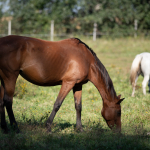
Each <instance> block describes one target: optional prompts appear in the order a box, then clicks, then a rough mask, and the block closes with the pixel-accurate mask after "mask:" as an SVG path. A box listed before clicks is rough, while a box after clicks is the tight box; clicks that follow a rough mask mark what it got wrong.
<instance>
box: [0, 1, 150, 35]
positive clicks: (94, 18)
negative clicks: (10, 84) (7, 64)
mask: <svg viewBox="0 0 150 150" xmlns="http://www.w3.org/2000/svg"><path fill="white" fill-rule="evenodd" d="M6 2H7V11H5V10H4V8H5V7H6V6H5V5H6ZM7 16H12V32H13V33H15V34H19V33H22V34H25V33H27V34H28V33H35V34H39V33H41V34H46V33H48V32H49V30H50V22H51V20H54V21H55V33H58V34H59V33H76V34H79V33H82V34H84V33H87V32H88V33H89V32H93V24H94V23H97V31H98V32H99V33H100V34H118V35H119V34H121V35H123V36H129V35H130V34H132V33H134V32H135V31H134V22H135V20H137V24H138V32H142V33H145V34H148V32H149V30H150V0H93V1H91V0H1V2H0V19H1V18H5V17H7ZM1 24H3V23H2V21H1ZM4 27H5V26H3V27H2V26H1V27H0V28H3V29H4ZM0 32H3V30H0Z"/></svg>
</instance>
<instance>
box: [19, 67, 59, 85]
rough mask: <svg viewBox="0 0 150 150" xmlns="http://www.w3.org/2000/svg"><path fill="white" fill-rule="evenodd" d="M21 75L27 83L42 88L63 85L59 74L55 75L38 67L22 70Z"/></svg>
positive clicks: (49, 70)
mask: <svg viewBox="0 0 150 150" xmlns="http://www.w3.org/2000/svg"><path fill="white" fill-rule="evenodd" d="M20 75H21V76H22V77H23V78H25V79H26V80H27V81H29V82H31V83H33V84H36V85H41V86H54V85H59V84H61V77H60V74H59V72H58V73H57V74H53V71H51V69H48V70H45V69H44V68H40V67H38V66H34V65H33V66H30V67H26V68H23V69H21V70H20Z"/></svg>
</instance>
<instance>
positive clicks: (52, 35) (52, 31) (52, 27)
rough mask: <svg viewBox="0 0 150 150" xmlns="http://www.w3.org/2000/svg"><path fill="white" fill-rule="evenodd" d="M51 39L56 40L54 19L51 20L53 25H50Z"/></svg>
mask: <svg viewBox="0 0 150 150" xmlns="http://www.w3.org/2000/svg"><path fill="white" fill-rule="evenodd" d="M50 40H51V41H53V40H54V20H52V21H51V27H50Z"/></svg>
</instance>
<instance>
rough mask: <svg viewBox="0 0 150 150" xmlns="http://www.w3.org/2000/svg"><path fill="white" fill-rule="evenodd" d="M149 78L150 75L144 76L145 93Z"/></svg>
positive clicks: (144, 92)
mask: <svg viewBox="0 0 150 150" xmlns="http://www.w3.org/2000/svg"><path fill="white" fill-rule="evenodd" d="M148 80H149V75H145V76H144V80H143V82H142V88H143V94H144V95H146V85H147V82H148Z"/></svg>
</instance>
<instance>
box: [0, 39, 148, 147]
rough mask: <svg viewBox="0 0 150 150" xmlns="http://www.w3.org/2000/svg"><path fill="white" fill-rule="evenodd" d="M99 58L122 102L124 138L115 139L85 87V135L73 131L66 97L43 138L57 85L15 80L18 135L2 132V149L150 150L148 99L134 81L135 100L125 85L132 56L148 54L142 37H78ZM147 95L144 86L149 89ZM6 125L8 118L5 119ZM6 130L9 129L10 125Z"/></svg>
mask: <svg viewBox="0 0 150 150" xmlns="http://www.w3.org/2000/svg"><path fill="white" fill-rule="evenodd" d="M81 40H82V41H84V42H85V43H86V44H87V45H89V46H90V47H91V48H92V49H93V50H94V51H95V52H96V54H97V56H98V57H99V59H100V60H101V62H102V63H103V64H104V66H105V67H106V69H107V71H108V72H109V74H110V77H111V79H112V81H113V83H114V87H115V90H116V93H117V94H118V95H119V94H121V95H122V98H123V97H125V100H124V101H123V102H122V103H121V106H122V134H121V135H116V134H113V133H112V132H111V131H110V129H109V128H108V127H107V125H106V123H105V121H104V119H103V118H102V116H101V109H102V99H101V97H100V95H99V93H98V91H97V89H96V88H95V87H94V86H93V85H92V84H91V83H87V84H86V85H84V86H83V95H82V106H83V108H82V124H83V129H84V132H83V133H78V132H75V130H74V127H75V124H76V111H75V108H74V99H73V94H72V92H70V93H69V94H68V96H67V97H66V99H65V101H64V102H63V104H62V106H61V108H60V110H59V111H58V113H57V115H56V117H55V119H54V122H53V127H52V134H47V133H46V129H45V122H46V120H47V118H48V116H49V115H50V112H51V111H52V108H53V104H54V102H55V99H56V97H57V95H58V92H59V89H60V86H56V87H39V86H35V85H33V84H30V83H29V82H26V81H25V80H24V79H22V78H21V77H19V79H18V81H17V86H16V92H15V96H14V101H13V109H14V114H15V116H16V120H17V122H18V124H19V128H20V130H21V133H20V134H16V133H15V132H13V130H11V132H10V133H9V134H7V135H5V134H3V133H2V131H1V130H0V150H3V149H5V150H7V149H11V150H12V149H15V150H17V149H18V150H27V149H28V150H30V149H31V150H34V149H35V150H47V149H51V150H54V149H57V150H61V149H62V150H63V149H65V150H66V149H68V150H71V149H75V150H88V149H89V150H91V149H92V150H98V149H102V150H104V149H109V150H114V149H115V150H130V149H132V150H140V149H142V150H146V149H147V150H148V149H150V94H149V93H148V92H147V95H146V96H144V95H143V93H142V88H141V83H142V80H143V78H142V77H140V78H139V80H138V86H137V89H136V93H135V97H131V92H132V88H131V85H130V83H129V72H130V67H131V63H132V61H133V59H134V57H135V55H136V54H138V53H141V52H146V51H147V52H149V51H150V41H149V40H148V39H144V38H137V39H132V38H125V39H114V40H112V39H98V40H97V41H95V42H93V41H92V40H90V39H86V38H81ZM147 91H148V87H147ZM7 122H8V124H9V121H8V117H7ZM9 128H11V127H10V126H9Z"/></svg>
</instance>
